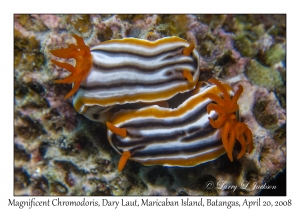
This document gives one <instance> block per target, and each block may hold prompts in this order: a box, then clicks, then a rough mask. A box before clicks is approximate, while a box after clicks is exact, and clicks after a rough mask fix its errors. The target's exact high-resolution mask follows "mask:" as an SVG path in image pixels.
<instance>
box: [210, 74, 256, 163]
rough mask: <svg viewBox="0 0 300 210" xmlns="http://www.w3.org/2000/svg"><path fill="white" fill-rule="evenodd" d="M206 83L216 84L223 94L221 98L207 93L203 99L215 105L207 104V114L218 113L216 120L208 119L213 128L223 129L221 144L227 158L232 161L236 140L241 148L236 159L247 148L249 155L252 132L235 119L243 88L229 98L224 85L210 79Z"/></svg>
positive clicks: (239, 88) (251, 146) (240, 87)
mask: <svg viewBox="0 0 300 210" xmlns="http://www.w3.org/2000/svg"><path fill="white" fill-rule="evenodd" d="M208 81H209V82H212V83H214V84H216V85H217V86H218V88H219V89H220V91H222V93H223V94H222V95H223V98H221V97H220V96H218V95H217V94H214V93H207V94H206V95H205V96H204V97H206V98H210V99H211V100H213V101H215V102H216V103H217V104H215V103H211V104H209V105H208V106H207V112H208V113H210V112H211V111H215V112H217V113H218V118H217V119H216V120H213V119H212V118H209V121H210V124H211V125H212V127H214V128H221V127H223V131H222V142H223V146H224V148H225V150H226V152H227V155H228V158H229V159H230V160H231V161H233V156H232V152H233V146H234V143H235V140H236V139H237V140H238V142H239V143H240V144H241V147H242V148H241V151H240V153H239V155H238V157H237V158H238V159H239V158H241V157H242V156H243V155H244V154H245V153H246V151H247V146H248V152H249V154H250V153H251V151H252V148H253V140H252V132H251V130H250V129H249V128H248V126H247V125H246V124H245V123H243V122H239V121H238V119H237V118H236V111H238V109H239V105H238V104H237V100H238V99H239V97H240V95H241V94H242V92H243V87H242V86H241V85H239V87H238V90H237V92H236V93H235V94H234V96H233V97H232V98H231V97H230V95H229V93H228V92H227V90H226V88H225V86H224V84H221V83H220V82H219V81H218V80H216V79H210V80H208Z"/></svg>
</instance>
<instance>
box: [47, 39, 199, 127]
mask: <svg viewBox="0 0 300 210" xmlns="http://www.w3.org/2000/svg"><path fill="white" fill-rule="evenodd" d="M73 36H74V38H75V39H76V40H77V45H74V44H73V45H69V48H65V49H58V50H51V51H50V52H51V53H52V54H53V55H55V56H57V57H61V58H74V59H75V60H76V65H75V67H73V66H72V65H70V64H67V63H60V62H58V61H55V60H52V62H53V63H54V64H56V65H57V66H60V67H62V68H65V69H67V70H69V71H70V72H72V74H71V75H70V76H69V77H67V78H65V79H63V80H58V81H56V82H59V83H74V84H73V89H72V90H71V92H70V93H69V94H68V95H67V96H66V98H67V97H70V96H72V95H73V105H74V107H75V109H76V111H77V112H79V113H81V114H84V115H85V116H86V117H87V118H89V119H91V120H94V121H101V122H104V121H106V120H107V119H109V115H110V113H109V110H110V109H111V108H112V107H113V106H115V105H118V104H128V103H129V104H133V103H138V102H143V103H153V102H157V101H164V100H167V99H170V98H172V97H173V96H175V95H176V94H178V93H183V92H186V91H189V90H192V89H193V88H194V87H195V85H196V83H197V81H198V78H199V74H200V57H199V54H198V52H197V50H196V49H195V46H194V44H192V43H189V42H187V41H186V40H184V39H181V38H179V37H166V38H162V39H159V40H156V41H153V42H152V41H147V40H143V39H136V38H123V39H119V40H110V41H106V42H102V43H100V44H98V45H96V46H93V47H91V48H90V49H89V48H88V47H87V46H86V45H85V44H84V42H83V39H82V38H81V37H79V36H76V35H73Z"/></svg>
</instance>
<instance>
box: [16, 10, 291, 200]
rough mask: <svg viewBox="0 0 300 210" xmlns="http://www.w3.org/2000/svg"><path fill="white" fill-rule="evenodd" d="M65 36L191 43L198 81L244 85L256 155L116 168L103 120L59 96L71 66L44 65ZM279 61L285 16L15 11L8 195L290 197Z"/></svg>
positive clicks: (243, 106)
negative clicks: (11, 178)
mask: <svg viewBox="0 0 300 210" xmlns="http://www.w3.org/2000/svg"><path fill="white" fill-rule="evenodd" d="M71 34H77V35H79V36H81V37H83V38H84V41H85V43H86V44H87V45H88V46H93V45H96V44H97V43H100V42H104V41H107V40H110V39H121V38H124V37H135V38H140V39H148V40H156V39H159V38H162V37H167V36H179V37H181V38H184V39H186V40H188V41H189V42H193V43H194V44H195V45H196V48H197V50H198V51H199V53H200V56H201V65H200V70H201V75H200V78H199V80H201V81H207V80H208V79H209V78H212V77H216V78H218V79H219V80H220V81H222V82H225V83H227V84H230V85H231V86H232V88H233V90H236V89H237V86H238V85H242V86H243V87H244V92H243V94H242V96H241V97H240V99H239V101H238V103H239V106H240V116H241V120H242V121H243V122H245V123H246V124H247V125H248V126H249V128H250V129H251V131H252V133H253V141H254V149H253V152H252V153H251V154H248V153H247V154H246V155H245V156H244V157H242V158H240V159H238V160H237V159H236V156H237V154H238V152H239V149H240V147H239V145H238V144H236V146H235V148H234V156H235V158H234V161H233V162H230V161H229V159H228V157H227V155H226V154H224V155H222V156H221V157H219V158H217V159H216V160H213V161H210V162H207V163H203V164H200V165H198V166H196V167H191V168H181V167H163V166H159V165H157V166H144V165H142V164H140V163H137V162H133V161H128V162H127V164H126V167H125V168H124V170H123V171H122V172H118V170H117V165H118V161H119V158H120V155H119V154H118V153H117V152H115V151H114V150H113V149H112V147H111V146H110V145H109V143H108V141H107V138H106V126H104V125H102V124H101V123H99V122H93V121H90V120H88V119H87V118H85V117H84V116H83V115H80V114H78V113H77V112H76V111H75V109H74V108H73V105H72V102H71V99H68V100H64V96H65V95H66V94H67V93H68V92H69V91H70V90H71V85H70V84H54V80H56V79H59V78H65V77H66V76H67V75H68V74H69V72H68V71H66V70H63V69H61V68H59V67H56V66H55V65H53V64H52V63H51V62H50V59H53V58H54V56H52V55H50V53H49V50H50V49H58V48H62V47H67V44H70V43H75V40H74V39H73V38H72V36H71ZM70 62H72V61H70ZM285 63H286V16H285V15H154V14H151V15H125V14H122V15H108V14H105V15H37V14H35V15H27V14H22V15H15V16H14V194H15V195H216V196H217V195H286V185H285V172H286V65H285ZM282 172H283V173H282ZM276 176H277V177H276ZM274 178H277V179H274ZM208 182H212V183H214V185H215V187H213V188H207V183H208ZM241 183H247V184H248V187H246V188H243V187H241ZM226 185H235V186H239V187H238V188H237V189H236V190H232V189H226V187H225V186H226ZM255 186H265V187H267V186H270V187H274V186H276V189H273V190H264V191H261V190H260V189H259V187H255Z"/></svg>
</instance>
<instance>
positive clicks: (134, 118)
mask: <svg viewBox="0 0 300 210" xmlns="http://www.w3.org/2000/svg"><path fill="white" fill-rule="evenodd" d="M203 84H204V83H203ZM226 87H227V88H229V86H226ZM195 92H196V93H195ZM207 93H212V94H215V95H220V94H221V93H222V92H221V91H220V90H219V89H218V87H217V86H202V87H201V88H200V89H199V90H198V91H197V90H194V95H192V96H191V97H189V98H188V99H187V100H186V101H184V102H183V103H182V104H181V105H180V106H179V107H178V108H175V109H172V108H163V107H159V106H157V105H154V106H150V107H145V108H143V109H139V110H121V111H119V112H118V113H116V114H115V115H114V116H113V118H112V120H111V122H107V127H108V131H107V137H108V140H109V143H110V144H111V146H112V147H113V148H114V149H115V150H116V151H117V152H118V153H119V154H121V155H122V157H121V159H120V161H119V166H118V170H119V171H121V170H122V169H123V167H124V166H125V164H126V161H127V159H130V160H134V161H137V162H140V163H143V164H144V165H156V164H158V165H164V166H181V167H191V166H196V165H198V164H200V163H203V162H207V161H210V160H214V159H216V158H218V157H219V156H220V155H222V154H224V153H225V150H224V147H223V145H222V140H221V136H222V135H221V132H220V131H221V130H220V129H215V128H213V127H212V126H211V125H210V122H209V121H208V117H212V118H213V119H215V118H216V117H217V115H216V113H213V112H212V113H210V114H208V113H207V112H206V107H207V105H208V104H209V103H210V102H212V101H211V100H210V99H209V98H205V97H204V96H205V94H207Z"/></svg>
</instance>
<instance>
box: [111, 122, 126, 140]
mask: <svg viewBox="0 0 300 210" xmlns="http://www.w3.org/2000/svg"><path fill="white" fill-rule="evenodd" d="M106 126H107V128H108V129H109V130H110V131H111V132H113V133H114V134H117V135H119V136H121V137H123V138H125V137H126V136H127V131H126V129H125V128H118V127H116V126H114V125H113V124H111V123H110V122H106Z"/></svg>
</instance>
